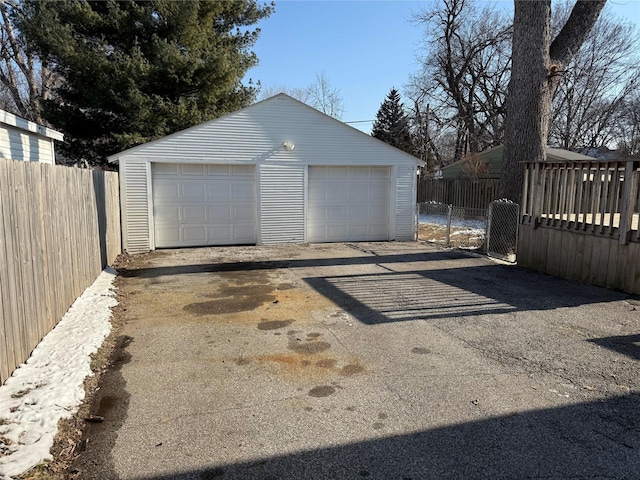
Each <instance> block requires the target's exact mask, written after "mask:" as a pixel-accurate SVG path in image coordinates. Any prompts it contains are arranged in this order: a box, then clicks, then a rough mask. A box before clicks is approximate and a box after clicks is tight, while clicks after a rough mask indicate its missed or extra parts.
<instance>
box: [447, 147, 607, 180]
mask: <svg viewBox="0 0 640 480" xmlns="http://www.w3.org/2000/svg"><path fill="white" fill-rule="evenodd" d="M503 151H504V145H498V146H496V147H492V148H489V149H487V150H484V151H482V152H480V153H479V154H478V158H477V159H475V160H476V161H475V162H473V161H469V160H460V161H458V162H455V163H452V164H451V165H447V166H445V167H442V177H441V178H443V179H444V180H454V179H468V178H474V179H487V178H491V179H500V172H501V169H502V152H503ZM478 160H479V163H480V164H478V162H477V161H478ZM547 160H548V161H550V162H568V161H572V160H573V161H576V160H592V161H595V160H596V159H595V158H593V157H588V156H586V155H582V154H580V153H575V152H570V151H569V150H563V149H561V148H551V147H547Z"/></svg>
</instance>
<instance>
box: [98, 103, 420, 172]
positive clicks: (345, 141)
mask: <svg viewBox="0 0 640 480" xmlns="http://www.w3.org/2000/svg"><path fill="white" fill-rule="evenodd" d="M290 137H292V138H290ZM283 142H291V143H293V144H294V145H295V147H296V148H298V146H300V147H302V148H304V147H305V146H306V147H310V146H313V147H315V149H316V151H319V150H322V153H323V154H326V155H329V154H330V152H332V151H333V153H334V155H335V154H342V155H341V156H344V154H346V153H348V152H351V154H352V155H356V153H355V152H360V153H361V155H366V154H367V150H371V149H378V150H379V149H383V150H385V151H386V152H387V153H386V154H387V155H389V156H390V157H393V158H395V159H396V161H403V162H412V163H415V164H419V165H422V164H423V163H424V162H422V161H421V160H419V159H418V158H416V157H414V156H412V155H410V154H408V153H406V152H404V151H402V150H400V149H398V148H395V147H392V146H391V145H389V144H387V143H385V142H382V141H381V140H378V139H377V138H374V137H372V136H370V135H368V134H366V133H364V132H362V131H360V130H358V129H356V128H354V127H352V126H350V125H347V124H345V123H343V122H341V121H340V120H337V119H335V118H333V117H330V116H329V115H326V114H324V113H322V112H320V111H318V110H316V109H315V108H313V107H310V106H309V105H307V104H305V103H303V102H301V101H299V100H296V99H294V98H292V97H290V96H289V95H287V94H285V93H279V94H277V95H274V96H273V97H269V98H267V99H265V100H262V101H259V102H256V103H254V104H252V105H249V106H247V107H245V108H242V109H240V110H236V111H235V112H231V113H228V114H226V115H223V116H221V117H218V118H215V119H213V120H209V121H207V122H204V123H202V124H200V125H196V126H193V127H190V128H187V129H185V130H182V131H179V132H175V133H172V134H170V135H167V136H166V137H162V138H159V139H156V140H152V141H150V142H147V143H144V144H142V145H138V146H135V147H132V148H129V149H127V150H124V151H122V152H119V153H116V154H114V155H110V156H109V157H108V160H109V162H117V161H119V159H120V158H122V157H125V156H139V157H152V156H157V155H165V156H166V155H167V154H170V155H169V156H176V157H180V158H192V159H202V158H203V156H206V157H207V158H216V153H219V154H220V155H218V157H222V154H223V153H225V152H226V153H227V154H228V155H231V156H232V157H234V158H239V157H240V158H241V159H242V160H258V159H265V158H268V157H270V156H271V155H273V153H274V150H276V149H278V148H280V147H281V146H282V144H283ZM305 144H306V145H305ZM320 147H321V148H320ZM198 149H200V151H198ZM359 149H360V150H359ZM214 150H215V151H214ZM316 153H317V152H316Z"/></svg>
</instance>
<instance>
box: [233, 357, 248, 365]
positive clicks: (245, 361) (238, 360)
mask: <svg viewBox="0 0 640 480" xmlns="http://www.w3.org/2000/svg"><path fill="white" fill-rule="evenodd" d="M250 363H251V359H250V358H247V357H239V358H236V365H240V366H242V365H249V364H250Z"/></svg>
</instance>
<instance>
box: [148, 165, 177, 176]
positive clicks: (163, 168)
mask: <svg viewBox="0 0 640 480" xmlns="http://www.w3.org/2000/svg"><path fill="white" fill-rule="evenodd" d="M153 173H154V175H166V174H168V175H176V174H177V173H178V165H177V164H175V163H154V164H153Z"/></svg>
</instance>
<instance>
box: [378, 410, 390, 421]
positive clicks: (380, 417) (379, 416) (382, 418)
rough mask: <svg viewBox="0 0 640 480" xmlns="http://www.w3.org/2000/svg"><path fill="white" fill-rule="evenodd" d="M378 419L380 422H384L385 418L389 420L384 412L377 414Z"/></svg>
mask: <svg viewBox="0 0 640 480" xmlns="http://www.w3.org/2000/svg"><path fill="white" fill-rule="evenodd" d="M378 418H379V419H380V420H386V419H387V418H389V415H387V414H386V413H384V412H380V413H379V414H378Z"/></svg>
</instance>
